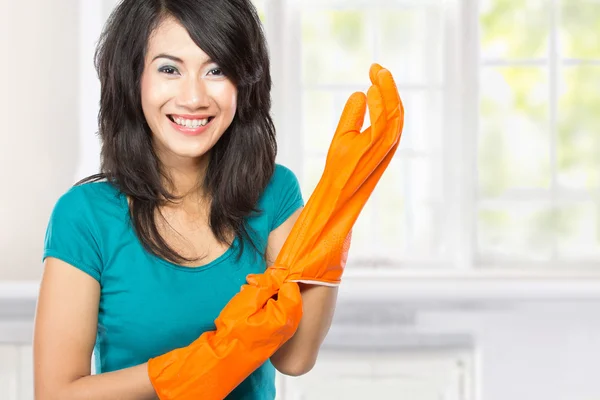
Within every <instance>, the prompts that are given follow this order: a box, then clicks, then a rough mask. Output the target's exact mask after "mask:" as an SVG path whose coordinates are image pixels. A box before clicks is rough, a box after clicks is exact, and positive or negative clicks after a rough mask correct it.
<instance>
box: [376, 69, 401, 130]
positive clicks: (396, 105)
mask: <svg viewBox="0 0 600 400" xmlns="http://www.w3.org/2000/svg"><path fill="white" fill-rule="evenodd" d="M376 79H377V83H376V85H377V87H379V90H380V91H381V97H382V98H383V104H384V107H385V111H386V114H387V118H388V119H394V118H400V117H402V118H403V117H404V105H403V104H402V100H401V99H400V94H399V93H398V88H397V87H396V82H395V81H394V77H393V76H392V73H391V72H390V71H389V70H387V69H385V68H382V69H381V70H379V71H378V73H377V78H376Z"/></svg>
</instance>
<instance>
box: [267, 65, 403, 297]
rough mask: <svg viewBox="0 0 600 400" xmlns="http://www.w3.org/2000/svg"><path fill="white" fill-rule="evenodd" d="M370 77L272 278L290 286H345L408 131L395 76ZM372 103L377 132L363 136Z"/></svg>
mask: <svg viewBox="0 0 600 400" xmlns="http://www.w3.org/2000/svg"><path fill="white" fill-rule="evenodd" d="M369 76H370V79H371V83H372V86H371V87H370V88H369V90H368V92H367V96H366V99H365V95H364V94H363V93H360V92H357V93H354V94H353V95H352V96H351V97H350V98H349V99H348V102H347V103H346V106H345V108H344V111H343V112H342V116H341V118H340V122H339V124H338V127H337V129H336V132H335V135H334V137H333V140H332V142H331V146H330V148H329V151H328V153H327V160H326V163H325V169H324V171H323V175H322V177H321V179H320V181H319V183H318V185H317V187H316V188H315V190H314V192H313V194H312V195H311V197H310V198H309V200H308V202H307V203H306V206H305V207H304V209H303V210H302V212H301V214H300V216H299V218H298V221H297V222H296V224H295V225H294V227H293V228H292V231H291V233H290V235H289V238H288V240H287V241H286V242H285V244H284V246H283V248H282V249H281V251H280V257H279V258H278V260H277V261H276V262H275V264H274V265H272V266H270V267H269V268H268V269H267V272H268V273H272V274H276V275H278V276H281V275H282V274H284V275H287V277H286V278H285V280H286V281H288V282H303V283H310V284H318V285H328V286H337V285H339V284H340V282H341V277H342V274H343V271H344V267H345V265H346V260H347V256H348V250H349V247H350V238H351V230H352V227H353V226H354V223H355V222H356V219H357V218H358V216H359V214H360V212H361V211H362V209H363V207H364V205H365V203H366V202H367V200H368V199H369V197H370V195H371V193H372V192H373V190H374V189H375V186H376V185H377V183H378V182H379V179H380V178H381V176H382V174H383V172H384V171H385V169H386V168H387V166H388V165H389V163H390V161H391V159H392V157H393V156H394V153H395V152H396V149H397V148H398V144H399V143H400V137H401V134H402V128H403V126H404V107H403V105H402V101H401V100H400V96H399V94H398V90H397V89H396V84H395V83H394V79H393V77H392V75H391V73H390V72H389V71H388V70H386V69H384V68H382V67H381V66H380V65H378V64H373V65H372V66H371V69H370V71H369ZM367 103H368V106H369V113H370V119H371V126H370V127H369V128H367V129H366V130H365V131H364V132H362V133H361V132H360V129H361V128H362V125H363V123H364V117H365V111H366V107H367Z"/></svg>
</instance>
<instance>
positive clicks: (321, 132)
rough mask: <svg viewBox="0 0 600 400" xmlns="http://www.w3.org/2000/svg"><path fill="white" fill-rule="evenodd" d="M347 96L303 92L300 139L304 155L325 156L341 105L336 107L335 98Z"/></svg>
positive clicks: (315, 91) (309, 91)
mask: <svg viewBox="0 0 600 400" xmlns="http://www.w3.org/2000/svg"><path fill="white" fill-rule="evenodd" d="M343 95H345V96H349V95H350V94H349V93H348V91H343V94H338V93H336V92H333V91H328V90H305V91H304V92H303V95H302V115H303V118H302V138H303V139H304V148H305V150H306V153H308V154H315V153H322V154H325V153H326V152H327V149H329V145H330V144H331V139H332V138H333V134H334V132H335V128H336V126H337V123H338V121H339V118H340V116H341V112H342V109H343V105H342V106H341V107H336V101H335V98H336V97H341V96H343Z"/></svg>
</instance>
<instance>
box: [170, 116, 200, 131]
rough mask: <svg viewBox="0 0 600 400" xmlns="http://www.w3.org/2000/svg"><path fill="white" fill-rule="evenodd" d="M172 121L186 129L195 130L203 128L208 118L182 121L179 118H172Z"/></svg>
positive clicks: (182, 119)
mask: <svg viewBox="0 0 600 400" xmlns="http://www.w3.org/2000/svg"><path fill="white" fill-rule="evenodd" d="M173 120H174V121H175V123H176V124H177V125H181V126H184V127H186V128H197V127H199V126H204V125H206V124H207V123H208V118H205V119H184V118H179V117H173Z"/></svg>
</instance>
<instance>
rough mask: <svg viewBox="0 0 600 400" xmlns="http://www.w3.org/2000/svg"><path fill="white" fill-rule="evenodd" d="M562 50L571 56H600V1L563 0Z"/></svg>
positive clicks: (564, 53)
mask: <svg viewBox="0 0 600 400" xmlns="http://www.w3.org/2000/svg"><path fill="white" fill-rule="evenodd" d="M561 17H562V30H561V32H562V33H563V37H562V51H563V55H564V56H566V57H570V58H584V59H586V58H587V59H589V58H595V59H599V58H600V40H598V29H599V27H600V2H599V1H596V0H561Z"/></svg>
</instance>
